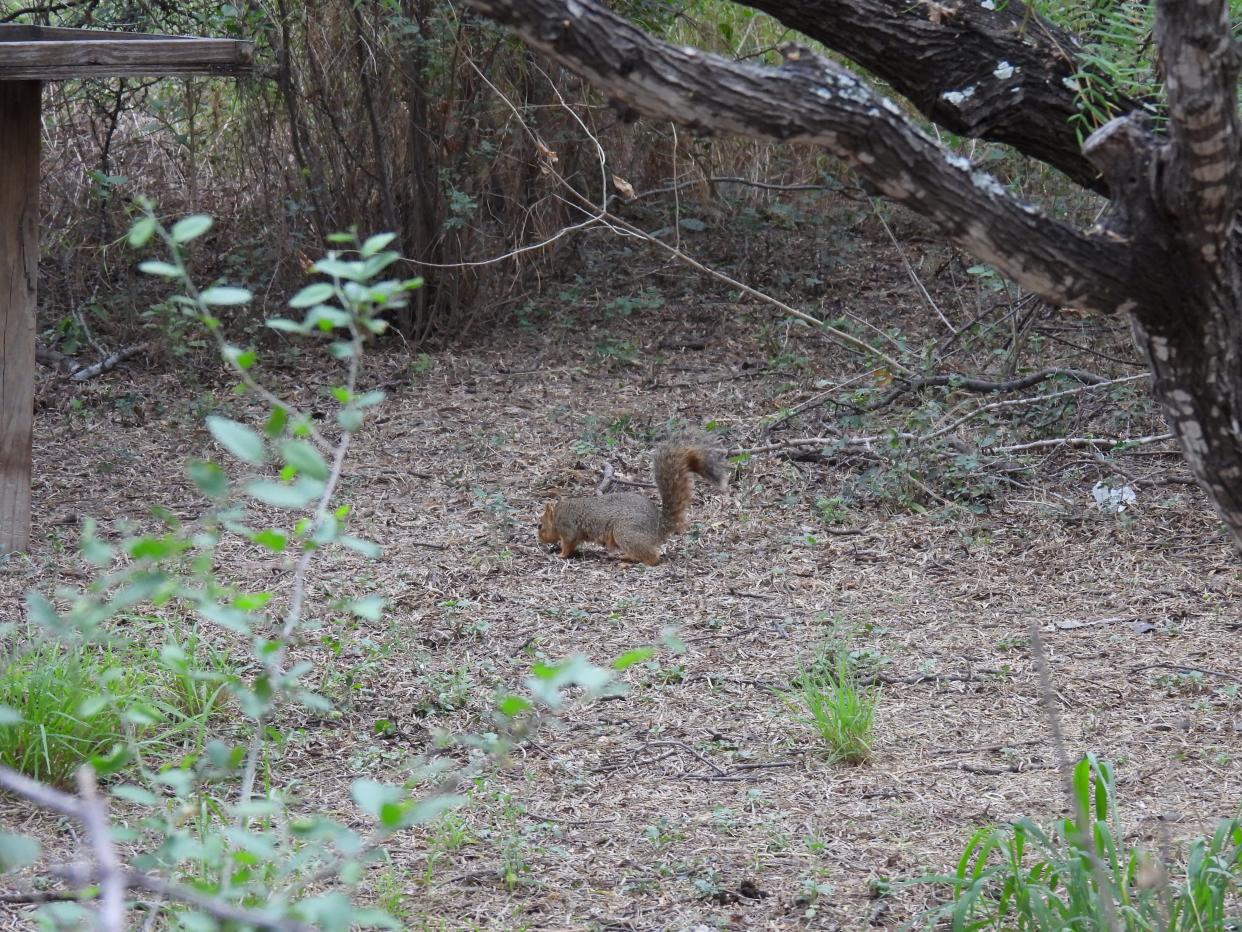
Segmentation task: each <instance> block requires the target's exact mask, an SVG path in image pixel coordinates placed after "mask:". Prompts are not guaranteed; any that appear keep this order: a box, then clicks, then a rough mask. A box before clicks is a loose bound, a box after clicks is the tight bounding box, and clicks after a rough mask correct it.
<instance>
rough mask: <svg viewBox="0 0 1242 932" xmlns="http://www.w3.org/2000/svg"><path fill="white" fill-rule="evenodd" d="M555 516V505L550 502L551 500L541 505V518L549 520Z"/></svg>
mask: <svg viewBox="0 0 1242 932" xmlns="http://www.w3.org/2000/svg"><path fill="white" fill-rule="evenodd" d="M555 517H556V506H555V505H554V504H552V503H551V502H548V503H547V504H546V505H544V506H543V518H544V520H545V521H551V520H552V519H553V518H555Z"/></svg>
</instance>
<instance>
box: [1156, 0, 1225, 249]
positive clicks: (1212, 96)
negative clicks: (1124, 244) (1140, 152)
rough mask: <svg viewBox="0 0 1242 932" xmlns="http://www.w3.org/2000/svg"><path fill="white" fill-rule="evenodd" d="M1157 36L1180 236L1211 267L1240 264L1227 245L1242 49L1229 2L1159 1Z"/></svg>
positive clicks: (1170, 182) (1169, 184) (1169, 188)
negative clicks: (1241, 52) (1232, 25)
mask: <svg viewBox="0 0 1242 932" xmlns="http://www.w3.org/2000/svg"><path fill="white" fill-rule="evenodd" d="M1155 33H1156V38H1157V40H1158V41H1159V43H1160V49H1161V52H1162V53H1163V56H1162V57H1163V62H1164V71H1165V75H1164V85H1165V89H1166V91H1167V92H1168V96H1169V126H1168V138H1169V141H1168V147H1167V148H1168V153H1167V155H1168V157H1167V160H1166V166H1167V172H1168V175H1169V177H1167V178H1166V180H1165V181H1166V186H1165V190H1166V192H1167V194H1168V200H1169V201H1170V203H1169V204H1168V207H1169V208H1170V212H1171V213H1172V214H1173V215H1174V216H1175V217H1176V218H1177V219H1178V220H1179V221H1180V224H1179V226H1180V233H1181V235H1182V236H1183V237H1185V238H1186V239H1188V240H1189V241H1190V242H1192V243H1194V244H1195V245H1197V246H1198V248H1199V254H1200V258H1201V260H1202V261H1203V263H1204V265H1205V266H1206V267H1208V268H1214V267H1219V266H1220V265H1221V264H1222V263H1225V262H1229V263H1232V262H1233V261H1234V255H1233V253H1232V251H1230V250H1228V249H1227V248H1226V240H1227V238H1228V236H1229V232H1230V227H1231V226H1232V223H1233V220H1234V214H1235V211H1236V210H1237V206H1238V184H1239V182H1238V169H1237V158H1238V137H1239V134H1238V104H1237V92H1236V89H1237V84H1238V47H1237V43H1236V42H1235V41H1234V39H1233V33H1232V30H1231V28H1230V16H1229V4H1228V3H1227V2H1226V0H1199V2H1195V3H1157V4H1156V24H1155Z"/></svg>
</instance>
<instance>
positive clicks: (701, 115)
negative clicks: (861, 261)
mask: <svg viewBox="0 0 1242 932" xmlns="http://www.w3.org/2000/svg"><path fill="white" fill-rule="evenodd" d="M467 2H468V3H469V4H470V5H471V6H473V7H474V8H475V9H477V10H480V11H481V12H483V13H485V14H487V15H488V16H491V17H492V18H494V19H496V20H498V21H499V22H501V23H504V24H505V25H508V26H510V27H511V28H513V29H514V31H516V32H517V33H518V34H519V35H520V36H521V37H522V38H523V39H524V40H525V41H526V42H528V43H529V44H531V45H532V46H534V47H535V48H538V49H540V50H541V51H543V52H545V53H547V54H548V55H550V56H551V57H553V58H555V59H556V60H557V61H559V62H561V63H562V64H564V65H566V66H567V67H569V68H571V69H573V70H574V71H577V72H579V73H580V74H582V75H583V76H584V77H586V78H587V79H588V80H590V81H592V82H593V83H595V84H596V85H597V86H599V87H600V88H601V89H602V90H603V91H604V92H605V93H607V94H609V95H610V96H612V97H613V98H614V99H615V100H617V101H619V102H620V103H622V104H624V105H626V106H629V107H632V108H634V109H636V110H640V111H642V112H644V113H647V114H649V115H651V116H654V117H658V118H661V119H667V120H671V121H674V122H678V123H682V124H685V125H688V126H690V127H692V128H695V129H698V130H701V131H715V132H728V133H736V134H740V135H745V136H751V137H757V138H766V139H776V140H781V141H785V142H805V143H811V144H814V145H818V146H820V147H822V148H824V149H826V150H827V151H829V152H831V153H832V154H833V155H835V156H836V157H838V158H840V159H841V160H842V161H844V162H846V163H847V164H849V165H851V166H852V167H853V168H854V169H855V170H856V171H857V172H858V173H859V174H860V175H862V176H864V177H865V178H867V179H868V180H869V181H870V182H871V183H872V184H874V185H875V186H876V187H877V188H878V189H879V190H880V191H881V192H882V193H883V194H885V195H886V196H888V197H889V198H891V199H893V200H895V201H898V202H900V203H902V204H904V205H905V206H906V207H908V208H910V209H911V210H913V211H915V212H916V213H919V214H922V215H923V216H925V217H928V218H930V219H931V220H933V221H934V222H935V223H937V224H938V225H939V226H940V227H941V229H942V230H943V231H944V235H945V236H946V238H947V239H949V240H951V241H952V242H954V243H955V244H957V245H959V246H961V247H962V248H963V249H965V250H967V251H968V252H971V253H972V254H974V255H975V256H977V257H978V258H980V259H982V260H983V261H985V262H988V263H990V264H992V265H994V266H995V267H996V268H998V269H999V270H1000V271H1001V272H1003V273H1004V274H1006V275H1008V276H1010V277H1011V278H1013V279H1014V280H1015V281H1017V282H1018V283H1019V284H1021V285H1023V286H1024V287H1026V288H1028V289H1029V290H1031V291H1034V292H1036V293H1037V294H1039V295H1041V296H1042V297H1044V298H1046V299H1047V300H1049V301H1052V302H1055V303H1058V304H1072V305H1076V306H1079V307H1084V308H1093V309H1096V310H1099V311H1102V312H1105V313H1112V312H1114V311H1116V310H1117V309H1118V308H1119V307H1122V306H1130V305H1131V304H1133V303H1135V302H1136V301H1137V300H1139V299H1140V298H1141V297H1142V296H1143V294H1144V293H1145V289H1146V288H1148V287H1149V286H1148V285H1147V283H1146V282H1145V281H1144V275H1143V269H1142V268H1141V267H1140V268H1135V266H1134V263H1133V261H1132V256H1131V253H1130V250H1129V249H1127V248H1126V245H1125V244H1124V243H1122V242H1119V241H1118V240H1117V239H1116V238H1114V237H1111V236H1108V235H1104V234H1102V233H1101V234H1096V233H1083V232H1080V231H1078V230H1076V229H1074V228H1073V227H1070V226H1068V225H1066V224H1063V223H1059V222H1057V221H1054V220H1052V219H1051V218H1049V217H1046V216H1044V215H1043V214H1042V213H1041V212H1039V211H1038V210H1036V209H1035V208H1033V207H1031V206H1029V205H1027V204H1024V203H1022V202H1020V201H1018V200H1017V199H1015V198H1014V197H1012V196H1011V195H1010V194H1009V193H1008V192H1007V191H1006V190H1005V189H1004V187H1003V186H1001V185H1000V184H999V183H998V182H997V181H996V180H995V179H994V178H992V177H991V176H990V175H988V174H986V173H984V172H980V171H977V170H975V169H974V167H973V166H972V165H971V164H970V163H969V161H967V160H966V159H963V158H961V157H959V156H954V155H951V154H949V153H947V152H946V151H945V150H944V149H943V148H942V147H941V146H939V145H938V144H937V143H936V142H934V141H933V140H932V139H930V138H928V137H927V136H926V135H925V134H924V133H923V132H921V131H920V130H919V129H918V128H916V127H915V126H914V125H912V124H911V123H910V122H909V121H908V120H906V119H905V117H904V116H903V115H902V113H901V111H900V109H899V108H898V107H897V106H896V105H895V104H893V103H892V101H890V100H888V99H887V98H884V97H881V96H879V95H878V94H876V93H875V92H873V91H872V90H871V89H870V88H869V87H868V86H867V85H866V84H865V83H864V82H862V81H861V80H860V79H859V78H857V77H856V76H855V75H853V74H851V73H850V72H849V71H846V70H845V69H843V68H841V67H840V66H838V65H836V64H835V63H833V62H829V61H827V60H826V59H823V58H820V57H818V56H816V55H813V54H812V53H810V52H808V51H807V50H805V49H798V48H791V49H788V50H787V51H786V58H787V62H786V64H785V65H784V66H782V67H780V68H769V67H763V66H759V65H755V64H751V63H749V62H734V61H730V60H728V59H725V58H722V57H720V56H717V55H711V54H708V53H704V52H701V51H698V50H697V49H692V48H683V47H677V46H673V45H670V44H669V43H666V42H661V41H659V40H657V39H654V38H653V37H651V36H649V35H647V34H646V33H645V32H643V31H642V30H641V29H639V28H638V27H637V26H635V25H633V24H632V23H630V22H629V21H628V20H626V19H624V18H623V17H621V16H618V15H617V14H615V13H613V12H611V11H610V10H608V9H607V8H606V7H604V6H603V5H602V4H601V3H599V2H598V0H467Z"/></svg>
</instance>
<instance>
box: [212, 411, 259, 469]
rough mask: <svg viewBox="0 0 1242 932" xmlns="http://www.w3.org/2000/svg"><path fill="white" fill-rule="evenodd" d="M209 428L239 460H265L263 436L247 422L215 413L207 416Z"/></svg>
mask: <svg viewBox="0 0 1242 932" xmlns="http://www.w3.org/2000/svg"><path fill="white" fill-rule="evenodd" d="M207 429H208V430H209V431H211V435H212V436H213V437H215V438H216V440H217V441H218V442H219V443H220V445H221V446H222V447H224V449H226V450H228V451H229V452H230V453H232V454H233V455H234V456H236V457H237V458H238V459H239V460H242V461H244V462H247V463H256V464H257V463H262V462H263V438H262V437H260V436H259V435H258V433H256V432H255V431H254V430H252V429H250V428H249V427H247V426H246V425H245V424H239V423H237V421H231V420H229V419H228V418H227V417H219V416H218V415H214V414H213V415H210V416H209V417H208V418H207Z"/></svg>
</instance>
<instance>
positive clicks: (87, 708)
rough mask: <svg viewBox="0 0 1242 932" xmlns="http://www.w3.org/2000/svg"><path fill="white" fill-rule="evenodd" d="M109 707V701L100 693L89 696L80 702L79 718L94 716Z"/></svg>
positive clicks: (78, 708)
mask: <svg viewBox="0 0 1242 932" xmlns="http://www.w3.org/2000/svg"><path fill="white" fill-rule="evenodd" d="M107 707H108V701H107V700H106V698H104V697H103V696H99V695H98V693H94V695H92V696H87V697H86V698H84V700H82V701H81V702H79V703H78V707H77V713H78V717H79V718H94V717H96V716H97V715H99V713H101V712H102V711H103V710H106V708H107Z"/></svg>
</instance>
